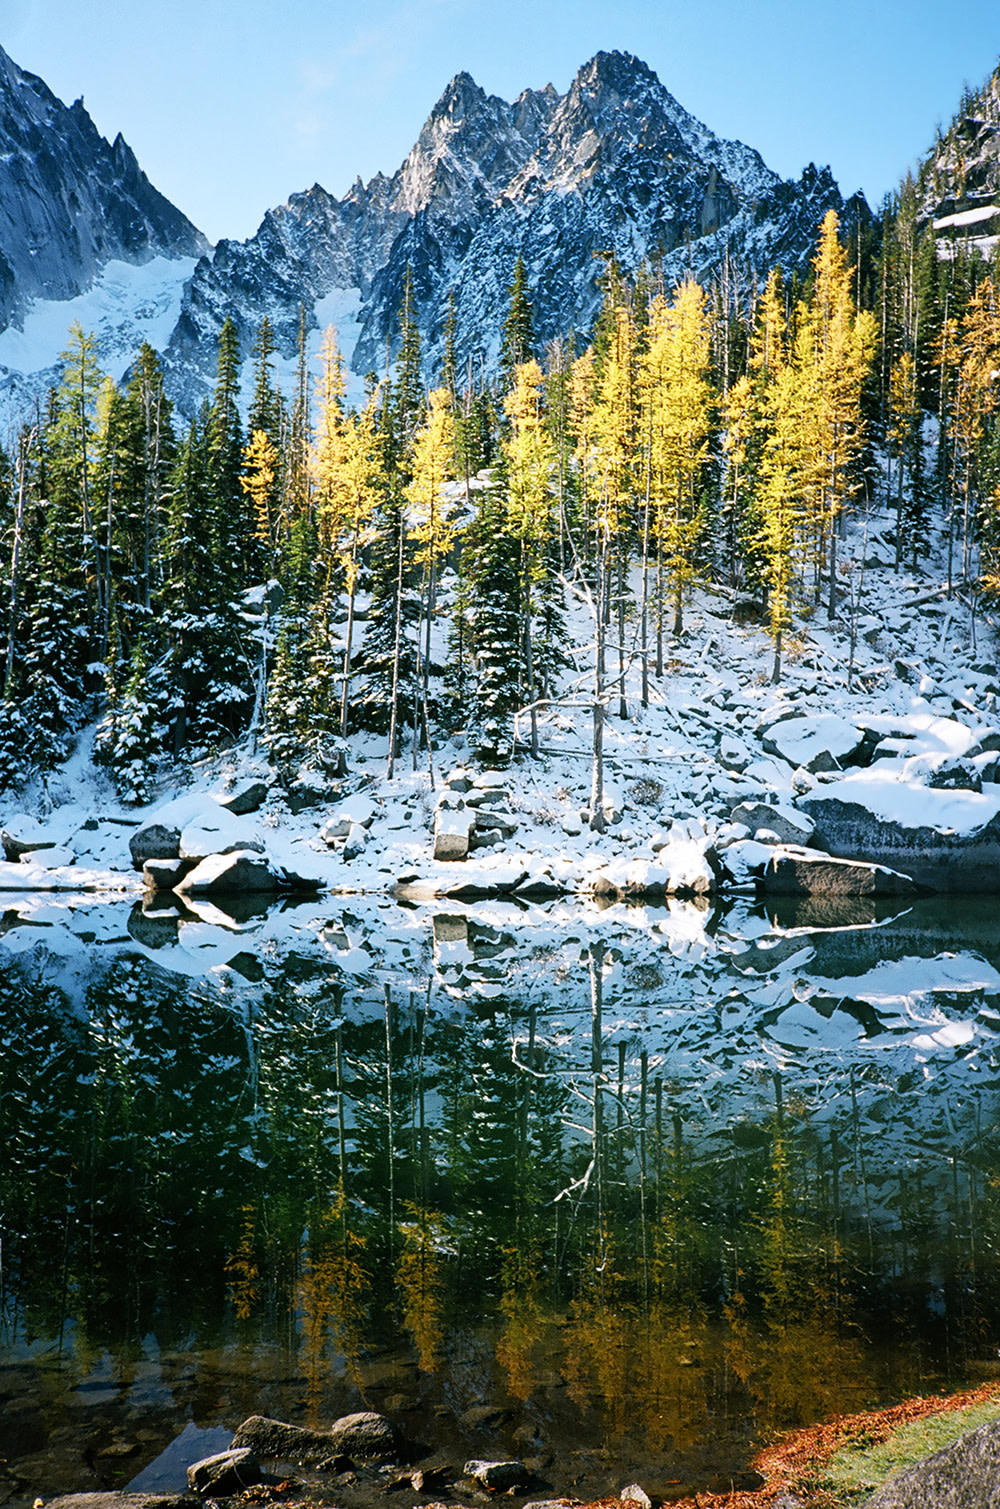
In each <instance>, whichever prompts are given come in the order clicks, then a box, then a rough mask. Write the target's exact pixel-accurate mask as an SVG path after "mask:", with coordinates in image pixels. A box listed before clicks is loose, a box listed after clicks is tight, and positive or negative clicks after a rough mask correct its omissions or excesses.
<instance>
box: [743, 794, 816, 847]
mask: <svg viewBox="0 0 1000 1509" xmlns="http://www.w3.org/2000/svg"><path fill="white" fill-rule="evenodd" d="M730 818H731V821H732V822H734V823H741V824H743V825H744V826H745V827H746V828H748V829H749V831H750V832H751V833H756V832H757V830H758V829H759V828H766V829H767V830H768V831H769V832H771V833H775V834H777V837H778V842H779V843H784V844H807V843H808V842H809V840H810V838H811V837H812V833H813V829H814V828H815V826H816V825H815V823H814V822H813V820H812V818H811V817H807V816H806V814H805V813H804V812H799V811H798V810H797V809H796V808H795V807H791V806H786V805H785V804H784V803H781V802H740V804H739V805H738V806H736V807H734V808H733V810H732V812H731V813H730Z"/></svg>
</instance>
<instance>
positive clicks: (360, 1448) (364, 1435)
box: [233, 1410, 403, 1467]
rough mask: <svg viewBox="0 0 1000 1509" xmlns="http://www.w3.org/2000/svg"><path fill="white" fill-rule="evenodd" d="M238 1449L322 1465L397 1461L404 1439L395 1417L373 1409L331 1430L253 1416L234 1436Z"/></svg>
mask: <svg viewBox="0 0 1000 1509" xmlns="http://www.w3.org/2000/svg"><path fill="white" fill-rule="evenodd" d="M233 1447H234V1449H239V1448H241V1447H248V1448H249V1449H250V1450H251V1451H252V1452H253V1453H254V1454H255V1455H256V1456H257V1457H258V1458H262V1459H264V1460H266V1461H275V1460H276V1461H282V1462H299V1463H301V1464H302V1465H303V1466H313V1467H315V1466H321V1465H322V1464H323V1463H324V1462H329V1461H332V1459H333V1458H334V1457H338V1456H346V1457H352V1458H355V1459H357V1460H359V1461H365V1462H394V1461H399V1460H401V1458H402V1455H403V1442H402V1441H401V1439H400V1437H399V1435H398V1434H397V1432H396V1428H395V1426H394V1425H393V1424H392V1421H391V1420H387V1419H386V1417H385V1415H378V1414H376V1413H375V1412H374V1411H372V1410H362V1411H360V1412H359V1413H357V1414H353V1415H342V1416H341V1417H340V1419H339V1420H335V1421H334V1422H333V1424H332V1425H331V1427H330V1429H329V1430H328V1431H326V1430H306V1429H305V1428H304V1427H303V1426H300V1425H286V1424H285V1422H284V1421H282V1420H270V1419H268V1418H267V1416H265V1415H251V1416H250V1417H249V1419H247V1420H244V1421H243V1424H242V1425H241V1426H240V1428H239V1430H238V1431H237V1432H236V1434H235V1436H234V1437H233Z"/></svg>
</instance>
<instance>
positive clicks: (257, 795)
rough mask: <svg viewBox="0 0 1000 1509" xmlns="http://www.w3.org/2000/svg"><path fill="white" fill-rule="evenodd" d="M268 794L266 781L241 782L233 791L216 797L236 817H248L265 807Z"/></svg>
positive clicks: (220, 804) (221, 805)
mask: <svg viewBox="0 0 1000 1509" xmlns="http://www.w3.org/2000/svg"><path fill="white" fill-rule="evenodd" d="M267 793H268V784H267V782H266V781H240V782H239V784H238V785H237V786H235V787H234V789H233V790H232V791H230V792H227V793H225V794H224V795H222V796H219V797H216V801H217V802H218V804H219V806H220V807H224V808H225V809H226V811H227V812H231V813H232V814H233V816H234V817H246V816H247V814H248V813H251V812H257V811H258V810H259V809H260V808H261V807H263V805H264V803H265V802H266V801H267Z"/></svg>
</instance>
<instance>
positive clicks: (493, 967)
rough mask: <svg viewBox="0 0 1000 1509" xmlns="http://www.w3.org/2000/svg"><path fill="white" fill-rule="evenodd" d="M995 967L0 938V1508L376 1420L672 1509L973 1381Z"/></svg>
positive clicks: (454, 1450) (958, 924)
mask: <svg viewBox="0 0 1000 1509" xmlns="http://www.w3.org/2000/svg"><path fill="white" fill-rule="evenodd" d="M998 970H1000V916H998V915H997V914H996V910H995V908H994V907H993V905H992V904H991V903H990V902H989V901H988V900H984V901H983V902H982V903H978V904H977V903H975V902H973V901H969V900H968V899H965V900H955V899H953V900H947V901H945V900H942V899H940V898H936V899H935V900H933V901H932V902H922V903H920V904H919V905H918V906H916V907H914V908H911V909H909V910H907V911H905V912H902V913H900V914H899V915H897V916H893V915H892V914H889V913H882V914H878V915H876V914H875V913H873V912H869V911H866V910H865V909H864V908H863V907H859V906H858V905H857V904H854V906H853V909H847V910H845V909H843V908H841V909H840V910H836V909H829V908H824V907H821V906H816V905H813V906H810V907H807V908H805V909H803V908H799V909H798V910H788V911H786V912H784V913H782V914H780V915H777V916H775V915H773V914H767V913H765V912H763V911H762V910H760V909H758V908H756V907H754V906H753V905H752V904H750V903H743V902H741V903H739V904H737V905H736V906H735V907H731V908H730V909H729V910H728V911H706V910H700V909H698V908H696V907H695V906H691V905H682V904H679V903H678V904H674V905H672V906H670V907H667V908H660V909H654V908H626V907H624V906H620V907H618V906H616V907H612V908H609V909H607V910H605V911H600V910H598V909H596V908H588V907H585V906H582V905H580V904H577V903H574V904H568V903H562V902H559V903H550V904H548V905H545V906H531V907H517V906H515V905H513V904H503V903H485V902H484V903H481V904H479V905H478V906H476V907H468V908H464V909H463V908H462V907H460V906H457V905H448V904H443V905H441V906H440V907H438V908H437V909H435V908H432V907H419V906H416V907H405V906H401V905H398V904H396V903H394V902H386V901H375V900H373V899H367V900H365V899H362V898H342V899H340V900H337V899H329V900H326V901H324V902H322V903H317V902H312V903H310V904H309V906H307V907H304V908H294V909H284V910H277V911H272V912H270V913H266V914H260V915H254V914H253V913H252V912H251V913H250V914H245V915H242V916H241V917H238V918H231V917H227V916H226V915H225V914H223V913H220V912H218V911H217V910H216V909H215V908H207V907H206V908H201V909H200V911H199V913H198V914H194V913H190V914H185V915H184V916H179V915H177V914H174V913H171V912H169V911H159V912H152V913H143V911H142V909H141V907H136V908H133V909H131V910H130V908H129V907H128V906H127V905H124V906H98V905H96V904H94V903H91V902H88V901H87V900H86V899H85V898H75V899H73V900H61V899H59V898H46V899H39V898H37V897H36V898H30V899H27V900H26V901H25V902H24V903H23V905H21V904H17V903H15V902H10V904H9V909H8V910H7V912H6V913H5V915H4V917H3V919H2V922H0V1242H2V1248H0V1504H3V1503H10V1504H11V1505H12V1506H19V1505H22V1504H30V1502H31V1501H32V1499H33V1498H34V1497H35V1496H36V1495H41V1496H43V1497H48V1496H51V1495H52V1494H55V1493H57V1492H65V1491H72V1490H78V1489H92V1488H97V1487H101V1486H109V1487H110V1486H121V1485H123V1484H125V1483H127V1482H129V1481H132V1480H134V1479H136V1478H137V1477H139V1478H140V1480H143V1479H142V1474H143V1473H144V1472H148V1469H149V1464H150V1463H152V1462H154V1460H155V1459H157V1458H158V1456H159V1454H160V1453H161V1452H162V1451H163V1450H164V1448H166V1447H167V1446H168V1445H169V1443H170V1442H171V1441H172V1440H174V1439H175V1438H177V1437H178V1436H180V1435H181V1434H182V1433H183V1432H184V1431H187V1433H188V1434H187V1436H186V1437H185V1439H186V1440H189V1441H190V1442H192V1443H194V1445H195V1449H194V1452H193V1455H194V1456H197V1455H205V1454H207V1450H206V1451H199V1450H198V1449H197V1444H198V1443H199V1442H200V1443H202V1444H205V1443H207V1444H208V1448H209V1449H218V1445H219V1443H220V1442H221V1441H223V1440H225V1439H226V1437H225V1436H224V1435H222V1434H220V1432H222V1431H224V1430H225V1429H229V1430H231V1429H234V1428H235V1426H236V1425H237V1424H238V1423H239V1421H240V1420H241V1419H243V1418H244V1417H245V1416H247V1415H250V1414H255V1413H258V1414H267V1415H274V1416H278V1417H280V1418H283V1419H289V1420H294V1421H298V1422H301V1423H318V1424H323V1423H327V1422H329V1421H330V1420H332V1419H333V1418H335V1417H336V1416H337V1415H339V1414H343V1413H346V1412H348V1411H350V1410H353V1409H359V1408H372V1409H377V1410H381V1411H384V1412H385V1413H387V1414H389V1415H390V1416H391V1417H392V1418H393V1419H394V1420H395V1421H396V1423H397V1424H398V1425H399V1426H400V1427H401V1428H402V1429H403V1430H404V1431H405V1432H406V1433H407V1434H408V1435H409V1436H410V1437H412V1438H413V1439H415V1440H417V1441H420V1442H422V1443H424V1444H425V1445H426V1446H427V1447H428V1448H430V1449H431V1450H433V1451H436V1452H438V1453H439V1454H440V1459H441V1460H450V1461H452V1462H454V1463H457V1464H458V1465H461V1463H462V1461H463V1460H464V1459H465V1458H466V1457H467V1456H470V1455H486V1456H496V1455H501V1454H504V1455H505V1454H507V1453H515V1454H517V1455H519V1456H521V1457H522V1458H528V1459H530V1460H531V1461H532V1462H534V1463H535V1465H536V1469H537V1472H538V1475H539V1481H540V1482H541V1483H542V1484H548V1485H549V1486H548V1489H547V1491H548V1492H551V1491H558V1492H560V1493H573V1494H576V1495H578V1496H580V1497H584V1498H587V1497H594V1496H597V1495H598V1494H600V1493H603V1492H607V1491H614V1492H617V1491H618V1489H620V1488H621V1486H622V1485H623V1484H625V1483H628V1482H632V1481H636V1480H638V1481H640V1482H642V1483H643V1484H644V1486H645V1487H646V1488H647V1490H648V1491H649V1492H651V1493H652V1494H654V1495H656V1494H659V1495H662V1496H665V1497H670V1496H672V1495H675V1494H677V1493H678V1492H679V1491H680V1490H681V1488H682V1487H684V1486H689V1485H692V1484H697V1485H701V1486H704V1485H709V1484H713V1483H714V1484H715V1485H717V1486H721V1485H722V1484H725V1483H728V1482H729V1481H730V1480H734V1479H735V1480H737V1481H738V1480H739V1474H740V1473H741V1472H743V1471H745V1470H746V1467H747V1464H748V1462H749V1459H750V1457H751V1456H752V1454H753V1450H754V1448H755V1447H756V1446H758V1445H759V1444H760V1443H761V1442H762V1441H764V1440H765V1439H767V1438H768V1437H769V1436H770V1435H773V1434H774V1433H775V1432H777V1431H779V1430H782V1429H785V1428H787V1427H789V1426H792V1425H795V1424H800V1423H807V1422H809V1421H812V1420H815V1419H818V1418H821V1417H822V1416H824V1415H827V1414H829V1413H831V1412H833V1411H848V1410H854V1409H857V1408H860V1407H862V1406H864V1405H866V1404H868V1403H871V1402H873V1401H876V1400H889V1399H897V1398H900V1397H903V1396H905V1395H906V1394H908V1393H913V1392H918V1391H919V1392H925V1391H928V1390H930V1389H933V1388H936V1387H938V1386H941V1385H945V1384H958V1383H962V1382H965V1381H968V1380H974V1381H981V1380H982V1379H983V1378H985V1377H989V1376H994V1375H996V1374H997V1373H998V1371H1000V1368H998V1360H997V1352H998V1346H1000V1266H998V1248H1000V1229H998V1218H1000V1141H998V1138H997V1123H998V1110H1000V1101H998V1090H1000V1058H998V1042H1000V1039H998V1033H1000V973H998ZM202 1432H210V1433H211V1434H210V1435H204V1436H203V1435H202V1434H201V1433H202ZM175 1471H176V1472H177V1473H178V1480H177V1484H176V1486H181V1484H182V1480H183V1463H180V1466H179V1467H176V1468H175ZM145 1480H146V1481H148V1478H147V1479H145ZM533 1496H535V1497H539V1496H545V1495H544V1493H543V1494H539V1493H538V1492H535V1493H534V1495H533Z"/></svg>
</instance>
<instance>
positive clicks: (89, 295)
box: [0, 257, 197, 381]
mask: <svg viewBox="0 0 1000 1509" xmlns="http://www.w3.org/2000/svg"><path fill="white" fill-rule="evenodd" d="M196 266H197V258H196V257H153V259H152V260H151V261H149V262H144V263H143V264H142V266H141V267H136V266H134V265H133V264H132V263H131V262H108V263H107V264H106V265H105V266H104V267H103V268H102V270H101V274H100V276H99V277H98V278H97V279H96V280H95V282H94V284H93V286H92V287H91V288H88V289H87V291H86V292H85V293H81V294H79V295H78V296H77V297H76V298H75V299H36V300H35V301H34V302H33V303H32V304H31V306H30V307H29V309H28V311H27V313H26V314H25V316H24V324H23V328H22V329H20V330H17V329H15V327H14V326H13V325H11V326H9V327H8V329H6V330H4V331H3V333H2V334H0V365H2V366H4V367H7V368H9V369H10V370H11V371H14V372H20V373H24V374H26V375H27V374H30V373H35V372H44V371H46V370H47V369H48V368H49V367H51V366H53V365H54V363H55V362H56V360H57V357H58V355H59V352H60V351H63V350H64V349H65V348H66V344H67V341H68V338H69V327H70V325H71V324H72V323H73V321H74V320H79V322H80V324H81V325H82V326H83V328H84V330H86V331H88V332H93V333H94V334H95V335H96V337H97V357H98V361H99V363H100V366H101V370H102V371H103V372H108V373H110V375H111V376H112V377H113V378H115V380H116V381H118V380H120V378H121V377H122V375H123V374H124V372H125V370H126V368H127V367H128V365H129V363H130V362H132V361H134V360H135V356H136V353H137V351H138V350H139V346H140V345H141V343H142V342H143V341H144V340H145V341H148V342H149V344H150V345H151V346H152V347H153V348H154V349H155V350H157V351H162V350H163V348H164V347H165V346H166V344H167V341H168V340H169V339H170V334H171V331H172V330H173V328H174V326H175V325H176V324H177V320H178V318H179V316H180V312H181V295H182V293H183V291H184V284H185V283H186V282H187V280H188V278H189V277H190V276H191V274H192V273H193V272H194V270H195V267H196Z"/></svg>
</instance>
